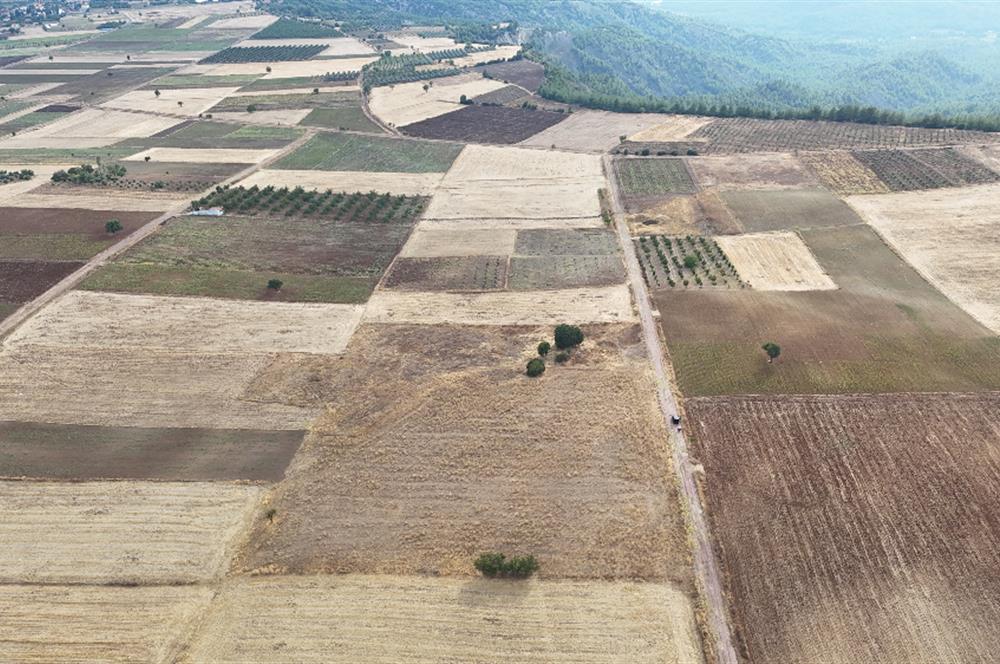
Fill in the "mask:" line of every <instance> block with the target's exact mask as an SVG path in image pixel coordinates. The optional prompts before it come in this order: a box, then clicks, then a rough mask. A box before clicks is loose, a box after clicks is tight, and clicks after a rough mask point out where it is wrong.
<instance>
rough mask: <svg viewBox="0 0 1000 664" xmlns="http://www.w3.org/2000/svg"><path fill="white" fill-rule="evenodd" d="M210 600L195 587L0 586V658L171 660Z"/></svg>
mask: <svg viewBox="0 0 1000 664" xmlns="http://www.w3.org/2000/svg"><path fill="white" fill-rule="evenodd" d="M211 600H212V590H211V589H210V588H205V587H198V586H152V587H139V588H132V587H122V586H0V615H3V617H4V619H3V621H0V660H3V661H6V662H19V663H28V662H35V663H44V662H96V661H100V662H122V663H124V662H155V663H161V662H162V663H166V662H172V661H174V659H175V658H176V656H177V653H178V652H179V651H180V649H181V646H182V645H183V644H184V643H185V642H186V641H187V640H188V638H189V637H190V635H191V634H192V633H193V632H194V629H195V626H196V624H197V622H198V620H199V618H200V617H201V616H202V614H203V613H204V611H205V610H206V609H207V608H208V604H209V602H211Z"/></svg>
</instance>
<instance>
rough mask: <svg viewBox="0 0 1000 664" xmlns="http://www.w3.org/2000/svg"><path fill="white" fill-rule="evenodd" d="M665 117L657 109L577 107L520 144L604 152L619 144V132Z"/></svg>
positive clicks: (659, 121) (638, 128)
mask: <svg viewBox="0 0 1000 664" xmlns="http://www.w3.org/2000/svg"><path fill="white" fill-rule="evenodd" d="M668 117H670V116H667V115H660V114H656V113H610V112H608V111H590V110H579V111H574V112H573V114H572V115H570V116H569V117H568V118H566V119H565V120H563V121H562V122H560V123H558V124H555V125H553V126H551V127H549V128H548V129H545V130H544V131H541V132H539V133H537V134H535V135H534V136H532V137H531V138H528V139H526V140H524V141H521V143H520V144H521V145H537V146H539V147H546V148H547V147H550V146H555V147H556V148H557V149H560V150H581V151H588V152H605V151H607V150H609V149H611V148H612V147H614V146H615V145H618V143H619V138H620V137H621V136H623V135H625V136H627V135H629V134H635V133H637V132H640V131H642V130H645V129H649V128H651V127H656V126H659V125H661V124H662V123H663V121H664V119H665V118H668Z"/></svg>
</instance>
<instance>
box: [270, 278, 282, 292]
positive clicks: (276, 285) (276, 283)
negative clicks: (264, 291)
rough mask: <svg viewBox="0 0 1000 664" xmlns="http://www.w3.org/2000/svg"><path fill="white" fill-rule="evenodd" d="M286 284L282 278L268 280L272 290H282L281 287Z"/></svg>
mask: <svg viewBox="0 0 1000 664" xmlns="http://www.w3.org/2000/svg"><path fill="white" fill-rule="evenodd" d="M284 285H285V284H284V282H283V281H282V280H281V279H268V280H267V287H268V288H269V289H270V290H281V287H282V286H284Z"/></svg>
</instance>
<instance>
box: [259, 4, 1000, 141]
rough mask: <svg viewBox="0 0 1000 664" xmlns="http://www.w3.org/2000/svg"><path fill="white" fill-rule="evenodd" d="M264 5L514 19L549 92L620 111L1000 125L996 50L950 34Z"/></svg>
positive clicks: (338, 12)
mask: <svg viewBox="0 0 1000 664" xmlns="http://www.w3.org/2000/svg"><path fill="white" fill-rule="evenodd" d="M687 4H690V3H687ZM266 6H267V7H268V8H269V10H270V11H272V12H274V11H280V12H285V13H289V14H295V15H301V16H314V17H325V18H333V19H337V20H340V21H344V22H345V23H346V26H347V27H354V26H360V25H366V26H372V25H374V26H376V27H378V28H385V29H388V28H392V27H398V26H399V25H404V24H408V23H409V24H425V25H426V24H428V23H434V24H446V25H449V26H450V27H451V29H452V30H453V32H454V34H455V35H456V36H457V37H459V38H462V39H471V38H472V37H475V36H477V35H482V34H484V31H483V29H482V28H483V26H484V25H485V24H488V23H490V22H498V21H515V22H516V23H517V25H518V26H519V28H521V29H520V30H519V31H518V33H517V35H509V37H510V38H514V37H515V36H516V37H518V38H521V39H523V40H526V41H527V46H528V49H529V51H530V53H531V54H532V57H535V58H537V59H540V60H543V61H545V62H546V63H547V64H549V65H550V66H551V67H554V68H555V69H557V71H555V72H554V73H553V75H551V76H550V81H549V83H548V84H547V85H546V86H545V88H544V89H543V90H542V93H543V94H545V95H547V96H550V97H553V98H556V99H561V100H564V101H573V102H576V103H584V104H590V105H598V106H604V107H612V101H611V99H612V98H614V99H616V100H619V101H618V102H617V103H618V108H620V109H621V110H635V108H637V107H649V106H655V107H657V108H663V107H664V102H663V100H669V104H679V105H681V106H683V107H702V108H706V109H711V108H713V107H714V108H715V109H716V111H718V110H719V109H721V108H723V107H725V108H726V109H727V111H731V110H733V109H737V108H738V109H741V112H754V113H758V114H760V113H779V114H781V113H783V114H795V115H802V113H803V112H804V111H805V110H806V109H809V108H811V107H821V108H823V109H831V108H843V107H859V108H863V107H874V108H877V109H879V110H882V111H892V112H895V113H894V114H885V117H887V118H888V117H891V118H894V119H901V118H902V117H903V116H902V115H900V114H905V116H906V117H907V118H910V119H911V120H912V119H916V118H919V121H920V122H921V123H925V122H926V121H930V122H932V123H933V122H935V121H936V120H935V119H930V120H928V118H927V117H926V116H931V115H939V116H940V118H939V119H940V120H941V121H944V120H945V119H947V120H948V122H949V123H953V124H954V123H959V124H962V123H965V124H967V125H968V126H979V127H986V126H990V127H992V126H993V125H994V124H996V123H995V122H994V119H993V118H992V117H990V116H996V115H1000V85H998V83H1000V73H998V72H997V69H996V68H995V67H993V66H985V65H984V63H983V59H984V58H987V57H988V56H989V54H990V51H989V50H988V49H986V50H984V48H986V46H984V45H983V44H979V43H974V44H971V45H970V47H969V48H968V49H964V50H963V51H962V53H963V54H964V55H965V56H966V57H963V58H962V59H961V62H959V61H958V60H957V59H956V58H954V57H952V56H951V52H950V51H949V49H948V48H936V47H937V46H939V45H940V44H942V43H943V44H953V43H954V39H955V38H956V36H955V35H954V34H950V35H949V41H945V42H937V41H934V40H917V41H916V42H915V43H916V44H917V45H918V47H917V48H916V49H913V50H911V49H907V48H905V40H903V39H902V37H901V34H896V39H895V40H894V41H893V42H892V43H891V44H888V43H882V42H879V41H877V40H872V39H869V38H864V37H862V38H858V39H854V40H844V39H842V38H839V39H837V40H836V41H835V40H834V39H833V37H832V36H831V39H830V40H829V41H823V40H821V39H819V38H818V37H816V36H815V35H816V34H820V33H821V32H822V27H821V26H814V27H813V33H812V36H810V37H809V38H804V37H802V36H801V34H802V33H801V31H800V32H799V33H796V34H797V35H798V36H797V37H796V38H794V39H785V38H781V37H778V36H775V34H776V33H777V32H779V31H780V28H778V29H775V30H771V31H770V32H771V33H772V34H771V35H770V36H765V35H760V34H753V33H751V32H747V31H742V30H739V29H736V28H732V27H726V26H723V25H721V24H719V23H714V22H708V21H705V20H702V19H697V18H690V17H684V16H681V15H678V14H672V13H668V12H665V11H661V10H659V9H656V8H654V7H653V6H650V5H648V4H637V3H633V2H616V3H606V2H594V1H591V0H272V1H271V2H270V3H269V4H268V5H266ZM667 6H668V7H669V5H667ZM830 11H832V10H830ZM844 11H847V8H845V9H844ZM883 11H885V10H883ZM803 20H805V19H803ZM477 28H478V29H477ZM486 33H487V34H489V31H488V30H487V31H486ZM894 34H895V33H894ZM837 35H838V37H840V35H841V33H839V32H838V33H837ZM974 48H975V49H978V50H973V49H974ZM654 100H655V101H654ZM868 110H869V111H871V110H872V109H868ZM986 119H988V122H985V121H984V120H986Z"/></svg>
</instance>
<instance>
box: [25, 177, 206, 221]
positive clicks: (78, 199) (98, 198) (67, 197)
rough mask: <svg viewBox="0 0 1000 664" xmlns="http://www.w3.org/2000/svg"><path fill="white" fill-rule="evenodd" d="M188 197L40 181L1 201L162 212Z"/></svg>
mask: <svg viewBox="0 0 1000 664" xmlns="http://www.w3.org/2000/svg"><path fill="white" fill-rule="evenodd" d="M188 196H190V193H188V194H185V193H184V192H169V193H163V192H152V191H129V190H127V189H112V188H107V189H101V188H99V187H72V186H69V187H64V186H60V185H55V184H43V185H42V186H41V187H39V188H38V189H36V190H34V191H32V192H31V193H28V194H24V195H22V196H19V197H18V198H16V199H14V200H9V201H6V203H5V204H6V205H7V206H9V207H25V208H66V209H71V210H76V209H79V208H90V209H95V210H103V209H106V208H112V209H115V210H121V211H123V212H159V213H163V212H165V211H166V210H169V209H171V208H173V207H175V206H177V205H178V204H180V203H183V202H184V200H185V198H186V197H188ZM153 216H154V217H157V216H159V215H153Z"/></svg>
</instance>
